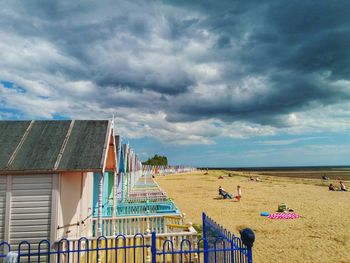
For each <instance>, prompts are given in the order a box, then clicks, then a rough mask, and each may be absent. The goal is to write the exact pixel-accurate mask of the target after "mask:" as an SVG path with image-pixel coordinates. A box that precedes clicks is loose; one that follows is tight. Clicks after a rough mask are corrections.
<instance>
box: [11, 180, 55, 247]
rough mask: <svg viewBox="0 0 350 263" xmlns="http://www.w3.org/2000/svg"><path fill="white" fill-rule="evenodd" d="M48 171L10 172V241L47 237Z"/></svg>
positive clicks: (50, 189) (34, 240)
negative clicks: (34, 172)
mask: <svg viewBox="0 0 350 263" xmlns="http://www.w3.org/2000/svg"><path fill="white" fill-rule="evenodd" d="M51 194H52V175H18V176H12V201H11V222H10V242H11V244H18V243H19V242H21V241H23V240H27V241H29V242H34V243H36V242H37V241H40V240H42V239H50V224H51Z"/></svg>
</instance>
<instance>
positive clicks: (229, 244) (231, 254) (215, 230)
mask: <svg viewBox="0 0 350 263" xmlns="http://www.w3.org/2000/svg"><path fill="white" fill-rule="evenodd" d="M202 224H203V239H204V240H205V241H206V242H205V243H204V244H203V245H204V248H205V250H207V252H206V253H205V254H204V255H205V257H204V259H205V260H204V262H205V263H207V262H228V263H229V262H237V263H241V262H242V263H252V262H253V255H252V248H251V247H247V246H245V245H244V244H243V242H242V240H241V239H240V238H239V237H237V236H235V235H234V234H232V233H231V232H230V231H228V230H227V229H226V228H224V227H223V226H221V225H220V224H218V223H217V222H215V221H214V220H213V219H211V218H210V217H208V216H207V215H206V214H205V213H203V214H202Z"/></svg>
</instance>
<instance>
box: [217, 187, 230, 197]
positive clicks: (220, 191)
mask: <svg viewBox="0 0 350 263" xmlns="http://www.w3.org/2000/svg"><path fill="white" fill-rule="evenodd" d="M219 195H221V196H222V197H223V198H224V199H226V198H230V199H232V196H231V195H230V194H229V193H227V192H226V191H225V190H224V188H222V187H221V186H219Z"/></svg>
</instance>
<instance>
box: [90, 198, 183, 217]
mask: <svg viewBox="0 0 350 263" xmlns="http://www.w3.org/2000/svg"><path fill="white" fill-rule="evenodd" d="M97 211H98V208H97V207H95V208H94V214H93V215H94V217H97ZM162 213H167V214H170V213H174V214H179V213H180V211H179V209H178V208H177V207H176V205H175V204H174V202H172V201H169V200H167V201H163V202H145V203H124V204H118V205H117V206H116V215H117V216H130V215H133V216H142V215H154V214H162ZM111 216H113V206H112V205H110V204H108V203H106V204H104V205H103V208H102V217H111Z"/></svg>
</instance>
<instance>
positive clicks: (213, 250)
mask: <svg viewBox="0 0 350 263" xmlns="http://www.w3.org/2000/svg"><path fill="white" fill-rule="evenodd" d="M9 252H14V253H16V255H17V256H18V259H17V262H52V263H55V262H57V263H61V262H67V263H70V262H72V263H75V262H77V263H80V262H84V263H86V262H91V263H95V262H104V263H107V262H123V263H141V262H152V263H157V262H159V263H165V262H167V263H175V262H176V263H178V262H181V263H182V262H204V263H216V262H218V263H225V262H227V263H235V262H236V263H252V250H251V248H249V247H246V246H245V245H244V244H243V243H242V241H241V239H240V238H238V237H236V236H234V235H233V234H231V233H230V232H229V231H228V230H226V229H224V228H223V227H222V226H220V225H219V224H217V223H216V222H215V221H214V220H212V219H210V218H209V217H207V216H206V215H205V214H204V213H203V238H201V239H199V240H196V237H195V236H191V235H187V236H186V234H184V233H183V232H182V233H169V234H168V233H167V234H163V235H161V234H156V233H155V232H152V234H151V235H143V234H141V233H139V234H136V235H134V236H124V235H118V236H116V237H113V238H111V237H108V238H107V237H104V236H101V237H99V238H90V239H88V238H85V237H82V238H80V239H76V240H67V239H62V240H60V241H58V242H55V243H50V242H49V241H48V240H42V241H41V242H39V244H31V243H29V242H27V241H22V242H21V243H19V244H18V245H14V246H11V245H10V244H8V243H6V242H3V243H0V253H2V254H0V262H3V260H4V258H5V257H6V256H7V255H8V254H9ZM10 254H11V253H10Z"/></svg>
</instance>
